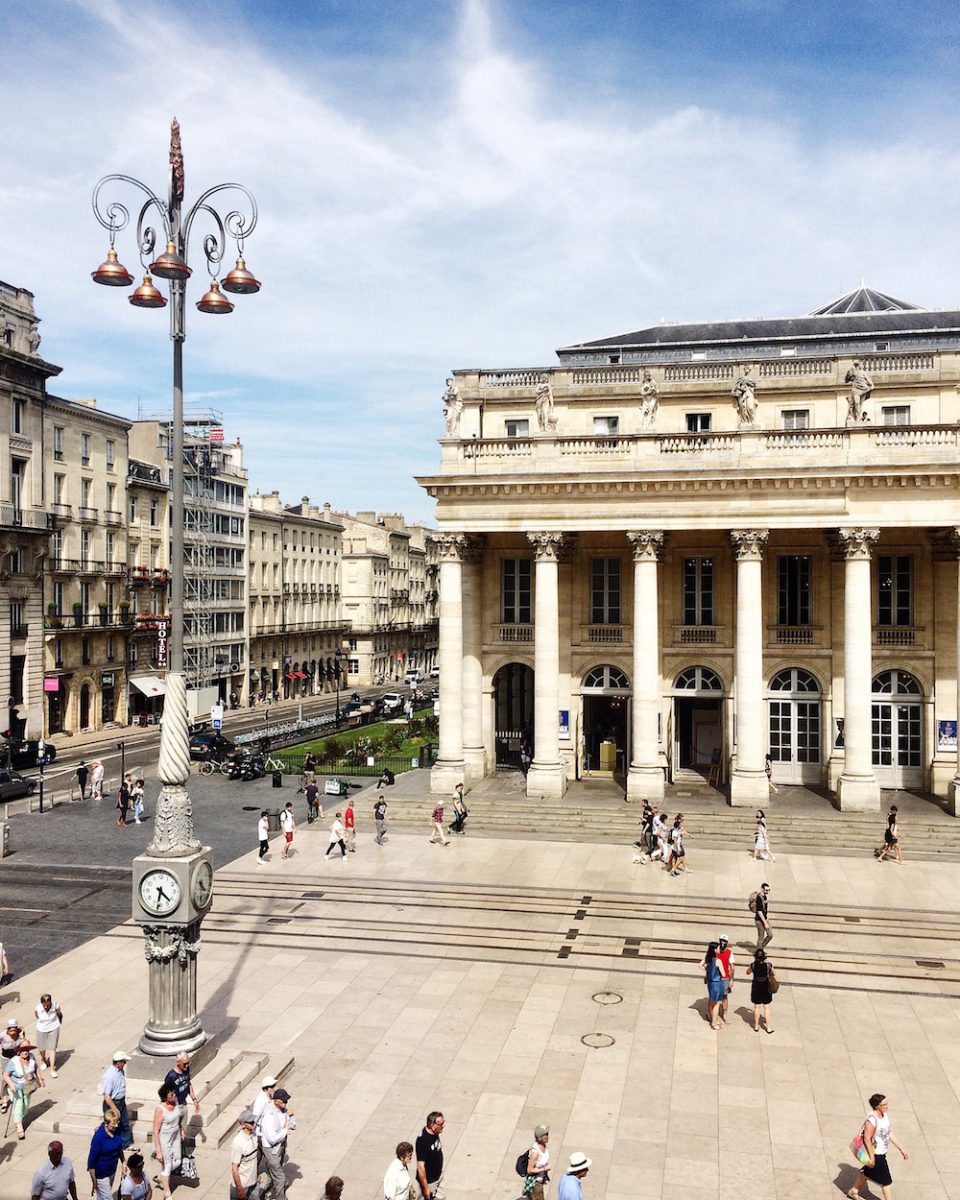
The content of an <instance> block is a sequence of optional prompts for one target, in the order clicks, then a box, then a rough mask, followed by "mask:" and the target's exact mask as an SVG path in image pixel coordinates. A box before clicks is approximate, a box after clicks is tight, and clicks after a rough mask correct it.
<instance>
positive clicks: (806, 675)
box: [770, 667, 820, 696]
mask: <svg viewBox="0 0 960 1200" xmlns="http://www.w3.org/2000/svg"><path fill="white" fill-rule="evenodd" d="M770 691H771V692H791V693H796V694H797V695H802V696H819V695H820V684H819V683H818V682H817V678H816V676H815V675H811V674H810V672H809V671H805V670H804V669H803V668H802V667H790V668H788V669H787V670H786V671H778V672H777V673H776V675H774V677H773V678H772V679H771V680H770Z"/></svg>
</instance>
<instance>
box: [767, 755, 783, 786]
mask: <svg viewBox="0 0 960 1200" xmlns="http://www.w3.org/2000/svg"><path fill="white" fill-rule="evenodd" d="M763 773H764V775H766V777H767V785H768V786H769V788H770V791H771V792H773V794H774V795H776V794H777V792H779V791H780V789H779V788H778V787H777V785H776V784H775V783H774V782H773V763H772V762H771V761H770V755H769V754H767V755H765V756H764V759H763Z"/></svg>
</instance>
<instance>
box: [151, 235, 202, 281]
mask: <svg viewBox="0 0 960 1200" xmlns="http://www.w3.org/2000/svg"><path fill="white" fill-rule="evenodd" d="M150 270H151V271H152V272H153V274H154V275H157V276H158V277H159V278H160V279H189V278H190V276H191V275H192V274H193V271H191V270H190V268H189V267H188V266H187V264H186V263H185V262H184V261H183V259H182V258H181V257H180V255H179V254H178V253H177V248H176V246H175V245H174V244H173V242H167V248H166V250H164V252H163V254H161V255H160V257H159V258H158V259H157V261H156V262H152V263H151V264H150Z"/></svg>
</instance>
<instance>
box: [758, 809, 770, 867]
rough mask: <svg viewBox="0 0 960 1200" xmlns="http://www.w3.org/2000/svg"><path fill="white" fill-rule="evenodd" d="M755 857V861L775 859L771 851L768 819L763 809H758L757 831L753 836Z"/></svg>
mask: <svg viewBox="0 0 960 1200" xmlns="http://www.w3.org/2000/svg"><path fill="white" fill-rule="evenodd" d="M753 857H754V858H755V859H764V858H770V859H772V858H773V853H772V851H771V850H770V839H769V837H768V835H767V818H766V817H765V816H764V812H763V809H762V808H758V809H757V830H756V833H755V834H754V836H753Z"/></svg>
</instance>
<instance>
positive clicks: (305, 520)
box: [249, 492, 346, 702]
mask: <svg viewBox="0 0 960 1200" xmlns="http://www.w3.org/2000/svg"><path fill="white" fill-rule="evenodd" d="M249 533H250V542H249V560H250V620H249V627H250V656H249V661H250V693H249V694H250V699H251V701H256V702H261V701H264V700H267V699H273V698H276V699H283V700H285V699H291V698H293V699H297V698H303V697H306V696H316V695H319V694H321V693H322V692H326V691H332V690H333V689H334V688H335V687H336V679H337V654H338V652H339V651H340V650H341V646H342V641H343V636H344V631H345V628H346V624H345V622H344V620H343V619H342V617H341V616H340V615H339V614H340V571H341V556H342V550H343V547H342V533H343V526H342V525H341V524H340V523H339V521H337V520H335V519H334V518H333V516H332V514H331V510H330V505H329V504H327V505H325V506H324V507H323V508H319V507H318V506H317V505H313V504H311V503H310V500H309V497H307V496H304V497H303V499H302V500H301V502H300V503H299V504H297V505H285V504H283V502H282V501H281V499H280V494H279V493H278V492H270V493H268V494H266V495H261V494H260V493H259V492H258V493H256V494H254V495H253V496H251V497H250V509H249Z"/></svg>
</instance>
